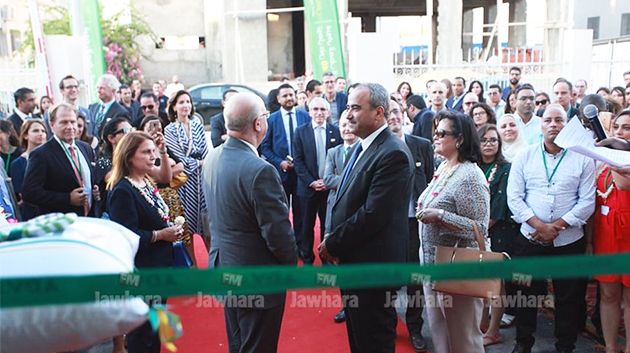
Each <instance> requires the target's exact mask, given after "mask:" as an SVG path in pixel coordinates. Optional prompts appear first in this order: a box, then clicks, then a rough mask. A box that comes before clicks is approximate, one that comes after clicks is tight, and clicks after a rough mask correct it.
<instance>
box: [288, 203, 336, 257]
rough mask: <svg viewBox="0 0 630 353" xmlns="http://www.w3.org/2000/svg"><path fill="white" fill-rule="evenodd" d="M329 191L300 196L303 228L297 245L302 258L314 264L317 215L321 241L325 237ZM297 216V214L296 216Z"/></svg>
mask: <svg viewBox="0 0 630 353" xmlns="http://www.w3.org/2000/svg"><path fill="white" fill-rule="evenodd" d="M327 200H328V191H325V192H316V193H315V195H313V196H311V197H306V196H300V203H301V207H300V208H301V209H300V211H301V212H302V222H301V224H302V229H301V232H300V234H298V236H297V246H298V250H299V255H300V258H302V260H303V261H304V263H306V264H312V263H313V261H314V260H315V255H314V253H313V243H314V242H315V230H314V228H315V217H317V216H319V225H320V227H319V230H320V238H319V239H320V241H321V239H323V238H324V228H325V225H326V206H327ZM294 217H295V216H294Z"/></svg>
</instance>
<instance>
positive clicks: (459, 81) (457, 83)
mask: <svg viewBox="0 0 630 353" xmlns="http://www.w3.org/2000/svg"><path fill="white" fill-rule="evenodd" d="M452 89H453V96H452V97H451V98H449V99H448V100H447V101H446V108H447V109H450V110H456V111H458V112H463V111H464V107H463V105H462V103H463V102H464V94H465V93H466V80H465V79H464V78H463V77H459V76H458V77H455V79H454V80H453V86H452Z"/></svg>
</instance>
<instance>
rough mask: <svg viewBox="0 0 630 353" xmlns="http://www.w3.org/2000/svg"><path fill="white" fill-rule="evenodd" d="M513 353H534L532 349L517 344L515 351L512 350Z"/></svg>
mask: <svg viewBox="0 0 630 353" xmlns="http://www.w3.org/2000/svg"><path fill="white" fill-rule="evenodd" d="M512 353H532V349H531V347H525V346H523V345H520V344H518V343H517V344H516V345H515V346H514V349H513V350H512Z"/></svg>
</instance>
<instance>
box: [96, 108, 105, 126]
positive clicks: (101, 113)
mask: <svg viewBox="0 0 630 353" xmlns="http://www.w3.org/2000/svg"><path fill="white" fill-rule="evenodd" d="M104 116H105V104H101V106H100V108H98V112H96V119H94V120H95V123H96V125H97V126H98V124H100V123H101V121H102V120H103V117H104Z"/></svg>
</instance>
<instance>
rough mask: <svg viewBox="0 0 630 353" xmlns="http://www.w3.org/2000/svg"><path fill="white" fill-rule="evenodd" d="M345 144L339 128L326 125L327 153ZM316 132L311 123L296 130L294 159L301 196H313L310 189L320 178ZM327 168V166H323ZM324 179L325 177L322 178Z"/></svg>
mask: <svg viewBox="0 0 630 353" xmlns="http://www.w3.org/2000/svg"><path fill="white" fill-rule="evenodd" d="M341 143H343V140H342V139H341V134H340V133H339V128H337V127H336V126H335V125H332V124H326V151H328V150H330V149H331V148H333V147H335V146H337V145H339V144H341ZM316 146H317V145H316V143H315V132H314V131H313V125H312V124H311V123H308V124H304V125H302V126H300V127H299V128H297V130H295V134H294V135H293V158H294V159H295V172H296V173H297V176H298V180H297V194H298V195H299V196H308V197H310V196H313V195H315V192H316V191H315V190H313V189H312V188H310V187H309V185H311V183H312V182H314V181H315V180H317V179H320V178H319V166H318V165H317V147H316ZM323 167H324V168H325V167H326V166H325V165H324V166H323ZM322 177H323V176H322Z"/></svg>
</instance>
